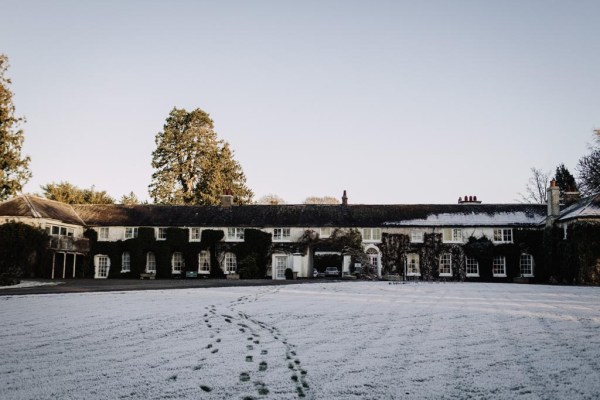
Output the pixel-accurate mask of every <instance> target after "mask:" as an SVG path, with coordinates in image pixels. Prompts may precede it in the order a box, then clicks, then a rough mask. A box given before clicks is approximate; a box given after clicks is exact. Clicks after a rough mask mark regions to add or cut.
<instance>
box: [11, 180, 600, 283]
mask: <svg viewBox="0 0 600 400" xmlns="http://www.w3.org/2000/svg"><path fill="white" fill-rule="evenodd" d="M599 218H600V196H598V197H596V196H593V197H589V198H584V199H580V198H578V197H577V196H576V195H574V194H572V193H565V194H562V195H561V193H560V191H559V188H558V187H557V186H556V184H555V182H554V181H553V182H552V183H551V185H550V187H549V188H548V203H547V204H546V205H538V204H484V203H482V202H481V201H478V200H477V198H476V197H474V196H464V197H461V198H459V200H458V203H457V204H415V205H405V204H400V205H367V204H349V202H348V198H347V196H346V192H344V196H343V197H342V202H341V204H336V205H325V204H323V205H314V204H313V205H309V204H302V205H236V204H233V201H232V196H227V195H224V196H222V200H221V204H220V205H218V206H175V205H153V204H144V205H117V204H111V205H68V204H63V203H59V202H56V201H51V200H47V199H43V198H38V197H35V196H29V195H22V196H18V197H15V198H12V199H10V200H8V201H5V202H3V203H0V223H10V222H22V223H25V224H28V225H33V226H36V227H39V228H41V229H43V230H45V231H46V232H47V233H48V235H49V236H50V242H49V245H48V247H49V249H48V250H49V255H48V256H47V257H45V259H44V262H43V266H41V267H40V268H39V269H38V271H37V273H36V275H40V276H42V277H47V278H53V279H67V278H75V277H78V278H98V279H103V278H134V279H139V278H154V277H156V278H180V279H200V278H208V277H220V278H224V277H227V278H239V277H241V278H244V276H245V275H246V276H250V275H248V273H245V272H248V271H250V272H252V273H253V275H252V277H259V278H265V277H268V278H272V279H286V275H287V276H288V278H289V277H290V275H291V274H293V276H294V278H312V277H313V275H314V274H316V272H315V271H321V272H322V271H323V270H324V269H325V268H326V267H332V266H334V267H337V268H338V269H339V271H340V276H341V277H342V278H344V277H348V278H352V277H355V276H356V275H357V273H359V272H360V274H359V276H364V275H367V276H369V277H371V278H374V279H376V278H381V279H385V278H390V279H392V278H394V279H408V280H427V281H436V280H442V281H443V280H453V281H487V282H495V281H498V282H530V283H591V284H598V280H599V278H598V277H599V272H600V267H599V265H600V250H599V249H598V247H599V246H598V242H599V240H598V237H599V235H598V232H599V230H598V228H597V227H596V224H597V222H599V221H600V220H599ZM351 234H353V235H354V236H353V237H355V238H356V237H360V239H359V242H360V244H359V247H360V248H359V249H358V251H357V249H356V246H355V248H350V247H348V246H344V245H343V243H344V241H343V238H344V237H350V236H352V235H351ZM358 234H359V235H360V236H358ZM345 235H346V236H345ZM340 238H341V239H340ZM286 270H287V274H286ZM257 275H258V276H257Z"/></svg>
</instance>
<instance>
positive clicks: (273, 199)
mask: <svg viewBox="0 0 600 400" xmlns="http://www.w3.org/2000/svg"><path fill="white" fill-rule="evenodd" d="M256 204H267V205H277V204H286V201H285V200H284V199H282V198H281V197H279V196H277V195H276V194H273V193H269V194H266V195H264V196H262V197H261V198H260V199H258V200H256Z"/></svg>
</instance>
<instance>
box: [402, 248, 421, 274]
mask: <svg viewBox="0 0 600 400" xmlns="http://www.w3.org/2000/svg"><path fill="white" fill-rule="evenodd" d="M406 276H421V266H420V264H419V255H418V254H417V253H408V254H407V255H406Z"/></svg>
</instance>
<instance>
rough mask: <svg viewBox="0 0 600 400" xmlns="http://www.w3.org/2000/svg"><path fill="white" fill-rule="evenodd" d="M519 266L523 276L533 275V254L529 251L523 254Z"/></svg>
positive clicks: (529, 276)
mask: <svg viewBox="0 0 600 400" xmlns="http://www.w3.org/2000/svg"><path fill="white" fill-rule="evenodd" d="M519 268H520V269H521V276H524V277H528V278H531V277H533V256H532V255H531V254H527V253H523V254H521V259H520V260H519Z"/></svg>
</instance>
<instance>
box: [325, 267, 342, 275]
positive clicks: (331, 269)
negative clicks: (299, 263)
mask: <svg viewBox="0 0 600 400" xmlns="http://www.w3.org/2000/svg"><path fill="white" fill-rule="evenodd" d="M339 274H340V270H339V269H338V268H337V267H327V268H325V276H338V275H339Z"/></svg>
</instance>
